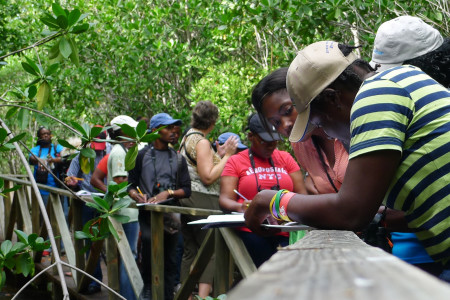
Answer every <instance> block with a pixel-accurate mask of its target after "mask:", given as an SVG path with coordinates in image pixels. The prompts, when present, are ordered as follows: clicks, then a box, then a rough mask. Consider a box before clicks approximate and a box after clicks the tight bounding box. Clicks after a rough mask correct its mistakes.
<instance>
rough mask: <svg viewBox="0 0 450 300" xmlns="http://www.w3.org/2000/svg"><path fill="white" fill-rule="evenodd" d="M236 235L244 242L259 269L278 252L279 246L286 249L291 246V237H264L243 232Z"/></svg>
mask: <svg viewBox="0 0 450 300" xmlns="http://www.w3.org/2000/svg"><path fill="white" fill-rule="evenodd" d="M236 233H237V235H238V236H239V237H240V238H241V239H242V241H243V242H244V244H245V247H246V248H247V251H248V254H250V256H251V257H252V260H253V262H254V263H255V266H256V267H257V268H259V266H260V265H262V263H263V262H265V261H266V260H268V259H269V258H270V257H271V256H272V255H273V254H275V253H276V252H277V248H278V246H281V247H285V246H287V245H289V237H287V236H281V235H273V236H266V237H263V236H259V235H257V234H255V233H253V232H247V231H241V230H236Z"/></svg>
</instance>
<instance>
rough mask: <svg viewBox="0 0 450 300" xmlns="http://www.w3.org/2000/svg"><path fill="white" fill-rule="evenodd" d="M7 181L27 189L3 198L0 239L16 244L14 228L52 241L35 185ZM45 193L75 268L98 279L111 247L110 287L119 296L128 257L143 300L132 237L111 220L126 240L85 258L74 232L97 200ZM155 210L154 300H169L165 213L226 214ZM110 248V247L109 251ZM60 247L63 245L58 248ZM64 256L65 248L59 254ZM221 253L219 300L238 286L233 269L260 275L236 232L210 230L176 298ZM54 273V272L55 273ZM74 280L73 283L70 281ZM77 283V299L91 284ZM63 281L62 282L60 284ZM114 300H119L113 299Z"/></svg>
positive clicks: (80, 278)
mask: <svg viewBox="0 0 450 300" xmlns="http://www.w3.org/2000/svg"><path fill="white" fill-rule="evenodd" d="M0 178H3V179H4V180H5V186H6V187H11V186H12V184H13V183H14V184H20V185H22V187H21V188H20V189H19V190H17V191H16V192H12V193H9V194H7V195H6V197H4V198H3V201H1V203H0V216H4V218H3V219H0V239H2V240H4V239H12V238H13V233H14V229H15V228H17V229H21V230H23V231H24V232H25V233H27V234H30V233H32V232H34V233H39V235H40V236H42V237H44V238H45V237H46V228H45V226H40V211H39V206H38V204H37V200H36V197H35V196H34V194H33V193H32V192H31V189H30V183H29V181H28V180H26V179H20V178H15V177H11V176H5V175H0ZM38 186H39V188H40V189H44V190H47V191H49V192H50V198H49V202H48V204H47V212H48V213H49V216H50V219H51V224H52V229H53V232H54V234H55V235H56V236H58V235H59V236H61V238H62V241H63V243H64V248H65V251H66V255H67V259H68V261H69V263H70V264H71V265H73V266H76V267H77V268H79V269H81V270H84V271H86V272H87V273H89V274H93V271H94V269H95V266H96V264H97V261H98V259H99V258H100V253H101V250H102V248H106V261H107V270H108V275H107V278H108V286H109V287H110V288H112V289H113V290H115V291H119V279H118V278H119V274H118V270H119V267H118V261H119V260H118V255H119V254H120V256H121V257H122V259H123V261H124V265H125V268H126V270H127V273H128V275H129V278H130V281H131V282H130V283H131V285H132V287H133V290H134V292H135V294H136V295H137V296H138V297H139V295H140V294H141V292H142V288H143V285H144V284H143V281H142V277H141V274H140V272H139V269H138V267H137V264H136V261H135V259H134V257H133V254H132V252H131V249H130V246H129V244H128V241H127V238H126V236H125V234H124V231H123V228H122V224H120V223H118V222H117V221H116V220H115V219H113V218H110V220H111V222H112V223H113V225H114V227H115V229H116V230H117V232H118V235H119V238H120V241H119V242H118V241H117V240H116V239H115V238H114V237H113V236H111V237H109V238H108V239H107V240H106V241H97V242H94V243H93V245H92V247H91V252H90V256H89V258H88V260H87V261H86V259H85V255H84V254H83V253H82V251H81V249H82V248H83V241H81V240H75V239H74V238H73V232H75V231H78V230H82V228H83V225H84V224H82V222H81V211H82V206H83V205H85V202H89V201H92V200H91V199H90V197H86V196H84V197H81V198H80V197H74V196H73V194H72V193H70V192H69V191H66V190H63V189H59V188H53V187H49V186H46V185H40V184H38ZM60 196H66V197H68V198H69V199H70V202H71V204H70V213H69V220H70V221H71V226H70V228H71V230H69V227H68V226H67V223H66V219H65V216H64V212H63V208H62V205H61V201H60ZM140 209H145V210H149V211H151V222H152V224H151V230H152V232H151V234H152V240H153V241H159V242H158V243H155V242H154V243H152V253H151V257H152V293H153V299H155V300H156V299H164V263H163V262H164V260H163V259H162V258H163V257H164V246H163V245H164V242H163V238H164V229H163V228H164V226H163V213H166V212H174V213H180V214H188V215H195V216H205V217H206V216H208V215H211V214H221V213H222V212H221V211H217V210H207V209H196V208H186V207H178V206H167V205H151V206H145V207H141V208H140ZM104 243H106V247H104ZM57 244H58V245H59V243H57ZM58 251H59V249H58ZM214 252H215V254H216V259H215V262H216V268H215V270H216V272H215V279H214V291H213V294H214V295H219V294H223V293H226V292H227V291H228V290H229V289H230V287H231V284H232V281H233V277H232V274H233V268H234V266H237V268H238V269H239V271H240V273H241V275H242V276H243V278H246V277H247V276H249V275H250V274H251V273H253V272H255V271H256V267H255V265H254V264H253V262H252V259H251V258H250V256H249V254H248V252H247V250H246V248H245V246H244V244H243V242H242V241H241V240H240V239H239V238H238V237H237V235H236V234H235V233H234V231H233V230H231V229H229V228H220V229H210V230H209V233H208V235H207V237H206V239H205V241H204V243H203V245H202V246H201V248H200V250H199V252H198V255H197V257H196V259H195V260H194V263H193V267H192V271H191V273H190V275H189V277H188V278H187V279H186V281H185V282H183V283H182V287H181V289H180V290H179V292H178V294H177V295H176V297H175V298H176V299H181V300H183V299H187V298H188V297H189V295H191V294H192V291H193V289H194V287H195V284H196V282H197V281H198V279H199V277H200V275H201V273H202V272H203V270H204V268H205V267H206V265H207V263H208V261H209V259H210V257H211V256H212V255H213V254H214ZM34 259H35V262H40V260H41V253H35V255H34ZM49 272H51V271H49ZM68 280H70V279H68ZM73 280H74V283H75V286H76V288H71V289H69V292H70V293H71V296H75V297H76V296H77V293H78V292H79V291H82V290H83V289H85V288H86V287H87V285H88V283H89V282H90V279H89V278H87V277H86V276H84V275H82V274H81V273H80V272H76V271H73ZM56 282H57V281H56ZM109 298H110V299H116V298H117V297H116V296H114V295H113V294H110V296H109Z"/></svg>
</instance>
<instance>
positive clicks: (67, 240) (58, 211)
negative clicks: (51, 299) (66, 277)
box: [50, 193, 77, 284]
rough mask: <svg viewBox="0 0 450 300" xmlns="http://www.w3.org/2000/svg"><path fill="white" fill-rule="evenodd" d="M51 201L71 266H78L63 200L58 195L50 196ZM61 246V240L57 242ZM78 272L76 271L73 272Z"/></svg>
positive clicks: (75, 278)
mask: <svg viewBox="0 0 450 300" xmlns="http://www.w3.org/2000/svg"><path fill="white" fill-rule="evenodd" d="M50 201H51V202H52V207H53V213H54V215H55V219H56V222H57V224H58V228H59V232H60V234H61V239H62V241H63V243H64V249H65V250H66V256H67V259H68V261H69V264H71V265H74V266H76V264H77V260H76V255H75V248H74V247H73V242H72V238H71V234H70V231H69V227H68V226H67V222H66V217H65V215H64V210H63V208H62V205H61V199H60V197H59V195H58V194H53V193H52V194H50ZM56 243H57V244H58V245H60V243H59V240H58V241H57V242H56ZM74 272H76V271H75V270H74V271H73V272H72V273H74ZM73 280H74V281H75V284H77V281H76V280H77V277H76V276H73Z"/></svg>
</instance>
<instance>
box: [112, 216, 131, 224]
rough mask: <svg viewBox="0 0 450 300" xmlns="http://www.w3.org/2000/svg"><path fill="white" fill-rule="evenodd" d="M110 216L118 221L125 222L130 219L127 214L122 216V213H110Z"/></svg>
mask: <svg viewBox="0 0 450 300" xmlns="http://www.w3.org/2000/svg"><path fill="white" fill-rule="evenodd" d="M111 217H112V218H114V219H116V220H117V222H120V223H122V224H123V223H127V222H128V221H129V220H130V217H129V216H123V215H111Z"/></svg>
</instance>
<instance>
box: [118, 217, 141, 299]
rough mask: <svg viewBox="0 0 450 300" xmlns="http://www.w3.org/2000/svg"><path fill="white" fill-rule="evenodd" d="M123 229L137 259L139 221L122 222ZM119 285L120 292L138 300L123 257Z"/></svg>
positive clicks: (120, 265)
mask: <svg viewBox="0 0 450 300" xmlns="http://www.w3.org/2000/svg"><path fill="white" fill-rule="evenodd" d="M122 226H123V231H124V232H125V236H126V237H127V240H128V243H129V244H130V248H131V252H132V253H133V256H134V258H135V259H136V255H137V252H136V249H137V240H138V237H139V222H130V223H125V224H122ZM119 286H120V294H121V295H122V296H123V297H125V299H127V300H136V299H137V298H136V295H135V294H134V291H133V287H132V286H131V282H130V278H129V277H128V273H127V270H126V269H125V265H124V263H123V260H122V258H120V259H119Z"/></svg>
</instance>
